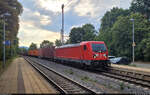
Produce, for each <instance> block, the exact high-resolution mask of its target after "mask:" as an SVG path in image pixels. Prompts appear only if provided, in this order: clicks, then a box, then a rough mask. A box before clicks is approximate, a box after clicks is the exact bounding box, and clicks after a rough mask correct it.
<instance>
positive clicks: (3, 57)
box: [3, 16, 5, 68]
mask: <svg viewBox="0 0 150 95" xmlns="http://www.w3.org/2000/svg"><path fill="white" fill-rule="evenodd" d="M3 29H4V34H3V38H4V41H3V46H4V47H3V68H4V67H5V16H4V26H3Z"/></svg>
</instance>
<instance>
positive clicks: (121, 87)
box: [120, 82, 125, 90]
mask: <svg viewBox="0 0 150 95" xmlns="http://www.w3.org/2000/svg"><path fill="white" fill-rule="evenodd" d="M124 86H125V85H124V83H123V82H122V83H120V89H121V90H124Z"/></svg>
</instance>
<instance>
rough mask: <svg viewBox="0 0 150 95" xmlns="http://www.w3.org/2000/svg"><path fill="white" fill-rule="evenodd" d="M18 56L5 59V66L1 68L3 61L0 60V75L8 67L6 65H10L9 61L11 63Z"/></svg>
mask: <svg viewBox="0 0 150 95" xmlns="http://www.w3.org/2000/svg"><path fill="white" fill-rule="evenodd" d="M17 57H18V56H15V57H12V58H10V59H8V60H6V63H5V68H3V61H0V75H1V74H2V73H3V72H4V71H5V70H6V69H7V68H8V66H9V65H10V63H12V61H13V60H14V59H15V58H17Z"/></svg>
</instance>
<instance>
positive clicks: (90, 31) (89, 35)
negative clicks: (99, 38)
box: [82, 24, 97, 41]
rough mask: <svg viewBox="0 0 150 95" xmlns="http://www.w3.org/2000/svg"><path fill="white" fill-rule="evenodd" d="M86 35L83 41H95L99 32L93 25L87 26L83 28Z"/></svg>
mask: <svg viewBox="0 0 150 95" xmlns="http://www.w3.org/2000/svg"><path fill="white" fill-rule="evenodd" d="M82 29H83V30H84V32H85V34H84V35H83V41H93V40H94V39H95V37H96V33H97V31H96V30H95V27H94V26H93V25H92V24H85V25H83V26H82Z"/></svg>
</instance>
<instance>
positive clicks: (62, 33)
mask: <svg viewBox="0 0 150 95" xmlns="http://www.w3.org/2000/svg"><path fill="white" fill-rule="evenodd" d="M61 8H62V30H61V42H62V45H63V44H64V4H62V7H61Z"/></svg>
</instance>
